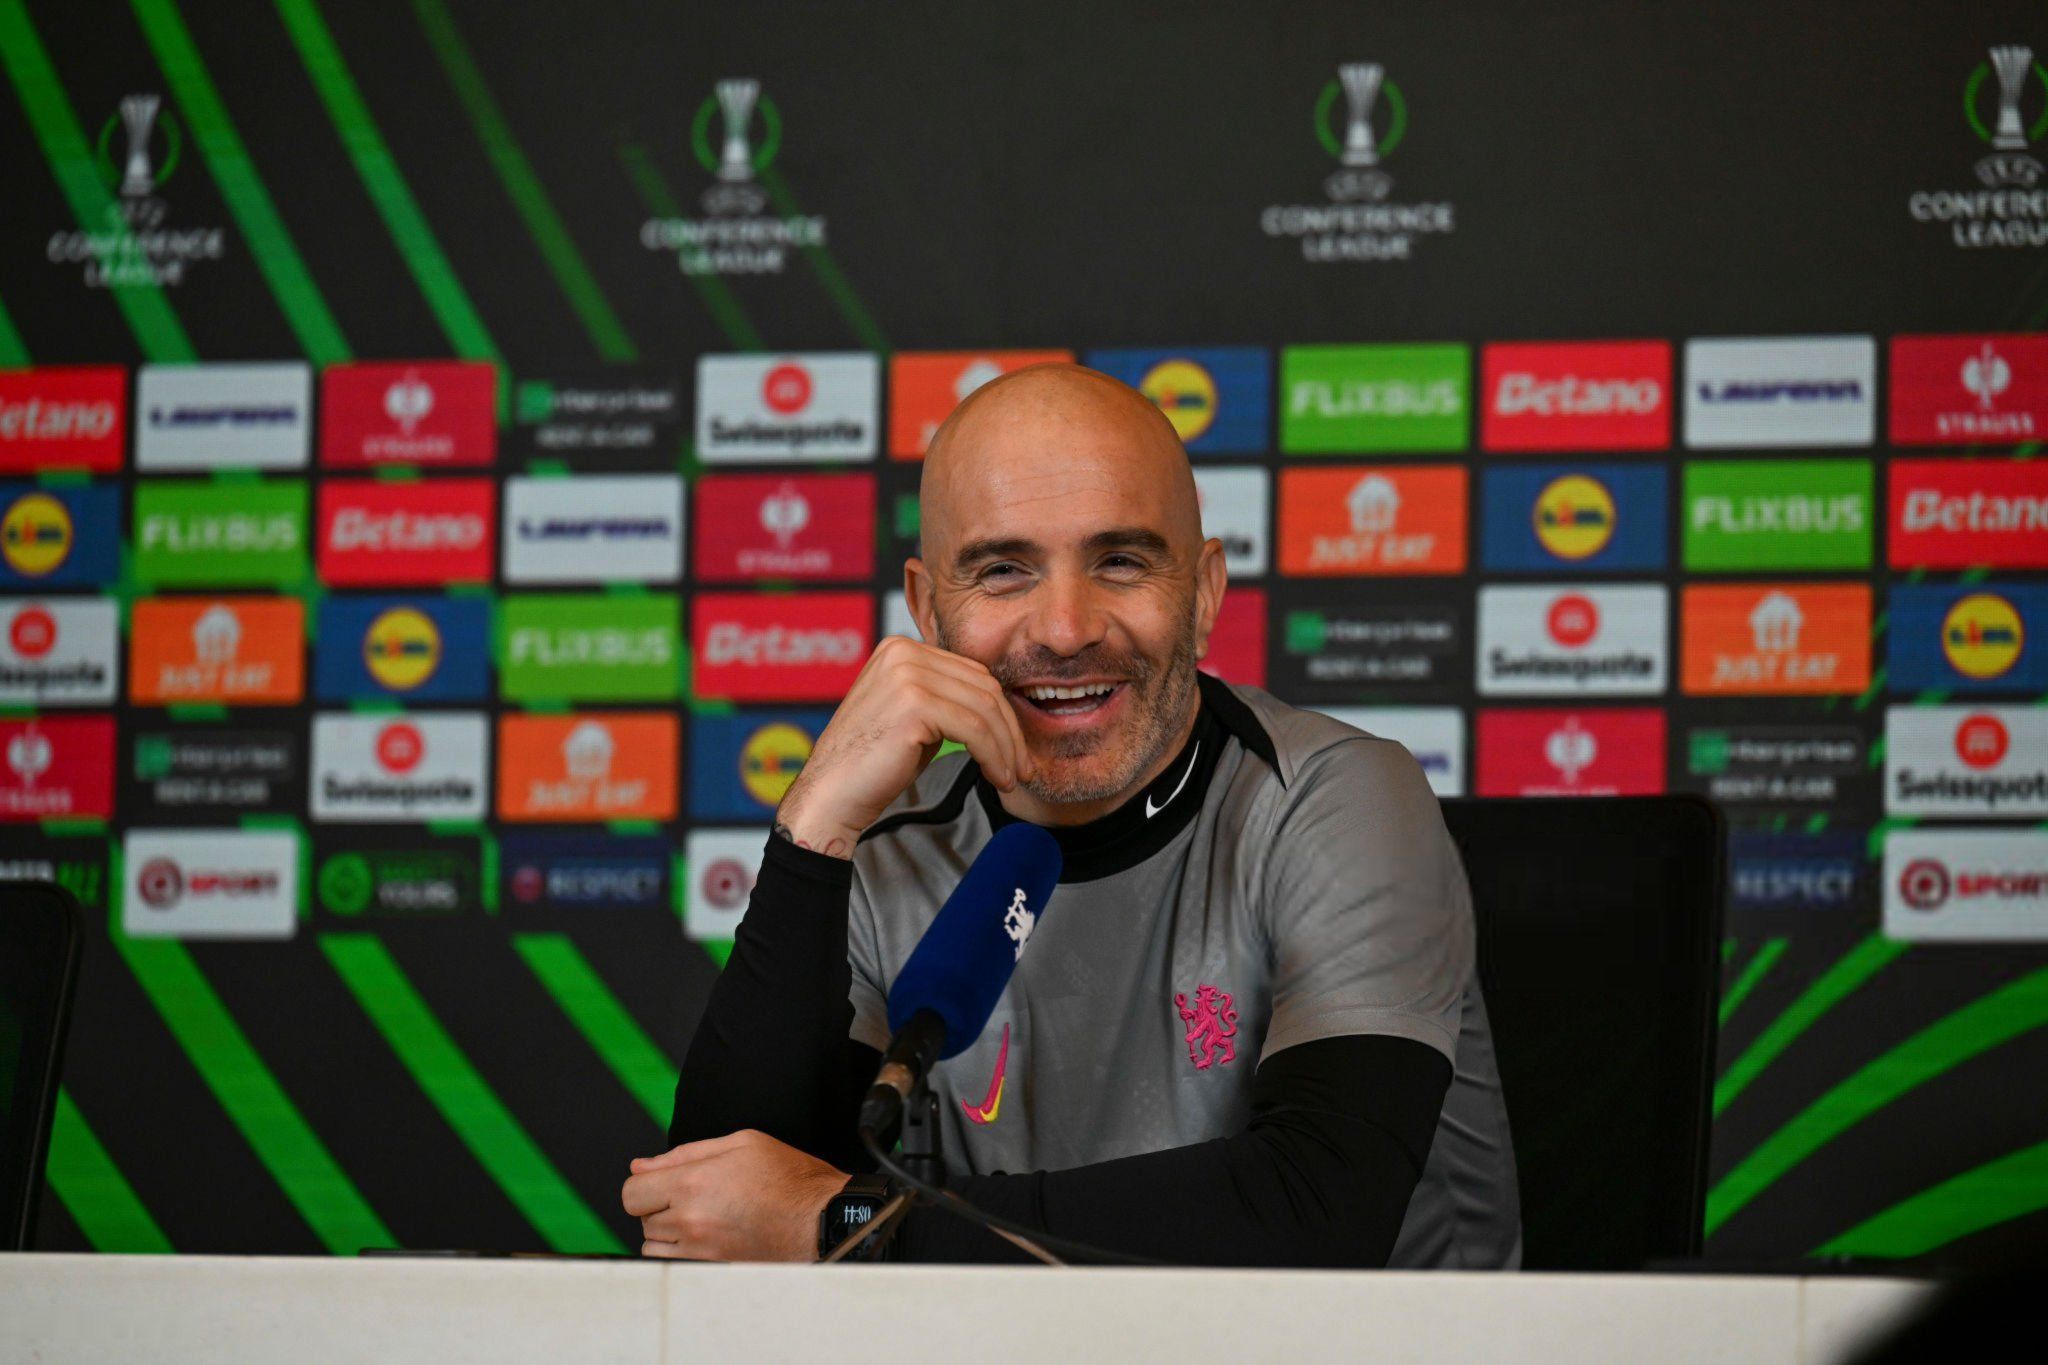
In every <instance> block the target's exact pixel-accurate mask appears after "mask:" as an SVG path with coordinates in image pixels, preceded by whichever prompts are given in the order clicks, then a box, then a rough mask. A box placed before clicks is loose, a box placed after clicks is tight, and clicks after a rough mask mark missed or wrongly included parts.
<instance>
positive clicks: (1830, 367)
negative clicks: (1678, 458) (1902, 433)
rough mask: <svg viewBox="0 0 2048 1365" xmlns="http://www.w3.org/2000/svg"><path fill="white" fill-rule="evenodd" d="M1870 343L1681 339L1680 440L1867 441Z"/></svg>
mask: <svg viewBox="0 0 2048 1365" xmlns="http://www.w3.org/2000/svg"><path fill="white" fill-rule="evenodd" d="M1876 437H1877V342H1876V341H1875V340H1874V339H1873V338H1871V337H1867V336H1828V337H1695V338H1694V339H1692V340H1691V341H1688V342H1686V343H1685V443H1686V444H1687V445H1688V446H1691V447H1693V448H1694V449H1696V450H1712V449H1726V448H1733V447H1749V446H1867V445H1869V444H1870V443H1871V442H1872V441H1873V440H1875V439H1876Z"/></svg>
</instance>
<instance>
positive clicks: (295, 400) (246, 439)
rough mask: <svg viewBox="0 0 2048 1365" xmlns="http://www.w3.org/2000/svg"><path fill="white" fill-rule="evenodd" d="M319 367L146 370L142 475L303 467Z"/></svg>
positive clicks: (140, 408) (140, 420)
mask: <svg viewBox="0 0 2048 1365" xmlns="http://www.w3.org/2000/svg"><path fill="white" fill-rule="evenodd" d="M312 440H313V367H312V366H310V365H307V364H303V363H301V362H296V361H289V362H278V363H270V364H246V365H245V364H233V365H144V366H143V367H142V370H141V373H140V374H139V375H138V376H137V377H136V380H135V467H136V468H137V469H227V468H234V469H303V468H305V466H306V459H307V454H308V452H309V451H310V450H311V449H312Z"/></svg>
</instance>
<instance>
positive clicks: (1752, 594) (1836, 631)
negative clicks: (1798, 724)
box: [1680, 583, 1870, 696]
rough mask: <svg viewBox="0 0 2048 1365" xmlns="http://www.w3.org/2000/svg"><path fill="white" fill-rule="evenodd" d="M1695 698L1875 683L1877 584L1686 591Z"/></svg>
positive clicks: (1686, 682)
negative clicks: (1873, 601)
mask: <svg viewBox="0 0 2048 1365" xmlns="http://www.w3.org/2000/svg"><path fill="white" fill-rule="evenodd" d="M1680 616H1681V622H1682V624H1681V630H1682V633H1683V648H1682V651H1681V654H1682V667H1681V677H1682V683H1681V686H1682V690H1683V691H1684V692H1685V693H1686V694H1687V695H1690V696H1725V695H1753V696H1798V695H1826V694H1836V693H1851V694H1853V693H1857V692H1861V691H1862V690H1863V689H1864V688H1865V687H1867V686H1869V685H1870V587H1869V585H1868V584H1864V583H1827V584H1812V583H1745V584H1740V585H1728V586H1725V587H1724V586H1719V585H1715V586H1700V585H1695V586H1691V587H1687V588H1686V589H1685V596H1684V599H1683V605H1682V607H1681V611H1680Z"/></svg>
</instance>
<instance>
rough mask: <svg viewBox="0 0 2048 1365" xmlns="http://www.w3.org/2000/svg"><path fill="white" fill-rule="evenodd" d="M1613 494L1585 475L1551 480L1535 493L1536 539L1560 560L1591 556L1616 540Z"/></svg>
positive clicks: (1601, 484) (1566, 476)
mask: <svg viewBox="0 0 2048 1365" xmlns="http://www.w3.org/2000/svg"><path fill="white" fill-rule="evenodd" d="M1614 511H1615V509H1614V496H1613V495H1612V494H1611V493H1609V492H1608V491H1607V485H1605V484H1603V483H1601V482H1600V481H1599V480H1598V479H1592V478H1588V477H1587V476H1585V475H1584V474H1567V475H1565V476H1564V477H1563V478H1560V479H1552V480H1551V481H1550V482H1549V483H1547V484H1545V485H1544V486H1543V491H1542V492H1540V493H1538V494H1537V495H1536V514H1535V516H1534V517H1533V518H1532V519H1531V520H1532V522H1533V524H1534V526H1535V528H1536V539H1537V540H1538V541H1539V542H1540V543H1541V544H1542V546H1543V548H1544V549H1546V550H1548V551H1550V553H1552V554H1554V555H1556V556H1557V557H1558V558H1559V559H1564V560H1573V559H1588V558H1590V557H1592V556H1593V555H1596V554H1599V553H1600V552H1601V551H1602V550H1604V549H1606V548H1607V542H1608V541H1610V540H1612V539H1614Z"/></svg>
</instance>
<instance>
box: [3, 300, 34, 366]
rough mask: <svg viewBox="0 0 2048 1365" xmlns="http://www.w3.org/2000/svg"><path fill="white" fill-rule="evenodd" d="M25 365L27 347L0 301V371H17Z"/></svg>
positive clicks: (4, 302)
mask: <svg viewBox="0 0 2048 1365" xmlns="http://www.w3.org/2000/svg"><path fill="white" fill-rule="evenodd" d="M26 364H28V347H27V346H26V345H24V344H23V342H22V339H21V333H20V332H18V331H16V330H15V327H14V319H13V318H11V317H9V316H8V315H7V304H6V301H5V300H0V370H13V369H19V368H21V367H22V366H23V365H26Z"/></svg>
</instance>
